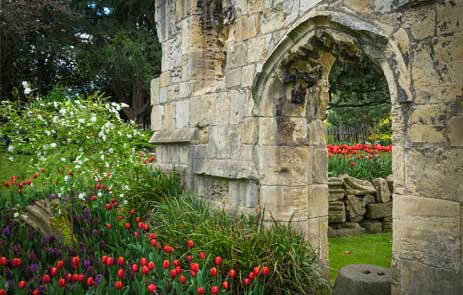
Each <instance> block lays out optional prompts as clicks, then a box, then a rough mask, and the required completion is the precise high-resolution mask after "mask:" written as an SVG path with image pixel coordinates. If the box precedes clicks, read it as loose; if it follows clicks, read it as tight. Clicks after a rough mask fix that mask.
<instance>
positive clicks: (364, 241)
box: [329, 233, 392, 284]
mask: <svg viewBox="0 0 463 295" xmlns="http://www.w3.org/2000/svg"><path fill="white" fill-rule="evenodd" d="M329 247H330V249H329V250H330V281H331V283H332V284H334V281H335V280H336V276H337V275H338V273H339V271H340V270H341V268H342V267H344V266H346V265H348V264H374V265H378V266H382V267H386V268H390V267H391V259H392V234H391V233H384V234H365V235H360V236H355V237H343V238H330V240H329Z"/></svg>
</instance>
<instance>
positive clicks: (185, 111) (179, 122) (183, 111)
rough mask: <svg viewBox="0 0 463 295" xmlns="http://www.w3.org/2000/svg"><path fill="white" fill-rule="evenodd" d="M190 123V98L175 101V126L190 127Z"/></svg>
mask: <svg viewBox="0 0 463 295" xmlns="http://www.w3.org/2000/svg"><path fill="white" fill-rule="evenodd" d="M189 123H190V101H189V100H188V99H186V100H182V101H178V102H177V103H175V128H177V129H179V128H185V127H188V126H189Z"/></svg>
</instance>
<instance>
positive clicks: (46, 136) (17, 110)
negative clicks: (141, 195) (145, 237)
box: [0, 89, 149, 194]
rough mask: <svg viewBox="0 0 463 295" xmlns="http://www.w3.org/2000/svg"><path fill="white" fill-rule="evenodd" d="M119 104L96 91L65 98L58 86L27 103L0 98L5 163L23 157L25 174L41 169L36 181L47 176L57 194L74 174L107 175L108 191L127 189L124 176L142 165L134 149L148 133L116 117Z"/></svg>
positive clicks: (86, 179)
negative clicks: (110, 189)
mask: <svg viewBox="0 0 463 295" xmlns="http://www.w3.org/2000/svg"><path fill="white" fill-rule="evenodd" d="M124 107H125V105H123V104H118V103H114V102H109V101H108V100H107V99H106V98H104V97H103V96H102V95H101V94H98V93H96V94H94V95H92V96H90V97H79V96H74V97H67V96H66V94H65V93H64V92H63V91H61V90H60V89H58V90H55V91H54V92H52V93H51V94H50V97H48V98H45V99H41V98H35V99H33V100H31V102H29V103H27V104H21V103H19V102H15V101H2V102H1V104H0V121H3V122H4V123H3V124H1V125H0V138H6V139H7V141H4V142H3V144H2V143H0V145H1V144H2V145H4V146H3V147H0V150H1V149H4V150H6V151H7V152H8V159H9V160H10V161H15V158H16V156H17V155H28V156H29V165H28V167H27V168H28V171H27V172H29V173H30V174H33V173H34V172H39V171H41V170H42V168H45V167H46V170H45V173H43V175H42V179H47V180H50V182H51V183H53V184H54V185H55V186H56V187H57V191H58V193H60V194H64V193H65V189H66V187H68V183H67V181H68V179H69V176H70V175H71V174H78V175H79V181H80V182H81V183H92V181H93V180H94V179H96V178H111V180H112V189H115V190H117V191H118V192H119V193H125V192H127V191H129V190H130V189H131V187H130V185H128V184H127V182H126V179H127V177H126V175H127V174H132V175H134V174H135V173H137V171H139V170H140V168H141V167H144V163H143V162H142V161H141V160H140V157H139V154H138V150H140V149H141V148H144V147H146V145H147V142H148V138H149V137H148V134H147V133H146V132H143V131H140V130H138V129H137V128H136V126H135V125H134V124H133V123H127V122H124V121H123V120H122V119H121V118H120V115H119V111H120V110H121V109H122V108H124ZM109 171H110V174H109V173H108V172H109Z"/></svg>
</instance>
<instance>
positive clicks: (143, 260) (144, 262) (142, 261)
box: [140, 257, 148, 265]
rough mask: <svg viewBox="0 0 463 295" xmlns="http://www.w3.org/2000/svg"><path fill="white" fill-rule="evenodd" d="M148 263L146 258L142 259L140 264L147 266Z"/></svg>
mask: <svg viewBox="0 0 463 295" xmlns="http://www.w3.org/2000/svg"><path fill="white" fill-rule="evenodd" d="M147 262H148V261H147V260H146V258H145V257H142V258H140V264H141V265H146V263H147Z"/></svg>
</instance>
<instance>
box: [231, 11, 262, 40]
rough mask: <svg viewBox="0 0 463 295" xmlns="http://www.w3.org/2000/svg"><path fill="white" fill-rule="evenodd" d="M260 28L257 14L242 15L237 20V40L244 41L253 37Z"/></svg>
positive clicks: (235, 34) (235, 28) (235, 33)
mask: <svg viewBox="0 0 463 295" xmlns="http://www.w3.org/2000/svg"><path fill="white" fill-rule="evenodd" d="M258 30H259V24H258V16H257V14H253V15H249V16H242V17H240V18H238V19H237V20H236V23H235V26H234V36H235V39H236V41H244V40H247V39H250V38H253V37H255V36H256V35H257V32H258Z"/></svg>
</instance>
